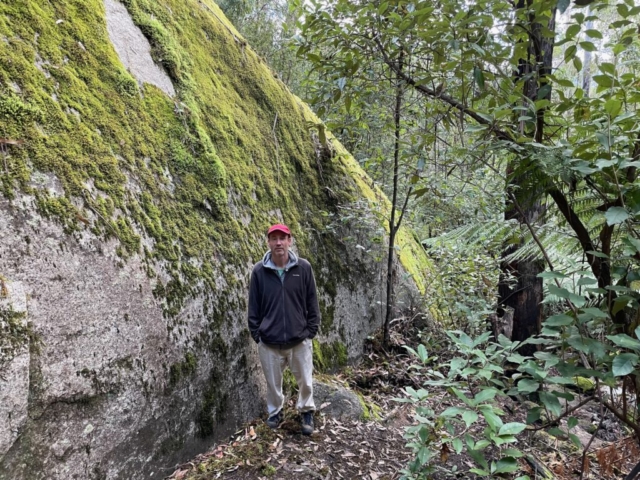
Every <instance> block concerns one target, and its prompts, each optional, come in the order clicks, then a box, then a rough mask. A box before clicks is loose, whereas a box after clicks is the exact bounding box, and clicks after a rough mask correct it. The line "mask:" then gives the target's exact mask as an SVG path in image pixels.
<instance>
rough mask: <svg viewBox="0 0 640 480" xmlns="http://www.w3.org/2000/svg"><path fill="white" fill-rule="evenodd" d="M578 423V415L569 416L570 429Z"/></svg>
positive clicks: (568, 424)
mask: <svg viewBox="0 0 640 480" xmlns="http://www.w3.org/2000/svg"><path fill="white" fill-rule="evenodd" d="M577 425H578V419H577V418H576V417H569V419H568V420H567V427H569V429H572V428H575V427H576V426H577Z"/></svg>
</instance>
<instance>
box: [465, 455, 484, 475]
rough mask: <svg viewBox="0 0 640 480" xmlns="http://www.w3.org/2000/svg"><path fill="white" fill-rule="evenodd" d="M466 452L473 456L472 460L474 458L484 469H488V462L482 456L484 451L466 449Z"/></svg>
mask: <svg viewBox="0 0 640 480" xmlns="http://www.w3.org/2000/svg"><path fill="white" fill-rule="evenodd" d="M467 453H468V454H469V456H470V457H471V458H473V460H475V462H476V463H477V464H478V465H480V466H481V467H483V468H484V469H489V463H488V462H487V460H486V459H485V458H484V453H483V452H482V450H467ZM488 474H489V472H486V473H485V474H484V475H488Z"/></svg>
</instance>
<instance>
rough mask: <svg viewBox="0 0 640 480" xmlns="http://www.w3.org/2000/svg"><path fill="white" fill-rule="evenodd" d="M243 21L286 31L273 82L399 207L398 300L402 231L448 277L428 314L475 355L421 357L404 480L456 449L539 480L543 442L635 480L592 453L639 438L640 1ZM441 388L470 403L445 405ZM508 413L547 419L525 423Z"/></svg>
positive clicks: (394, 216) (252, 12)
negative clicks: (533, 469) (279, 79)
mask: <svg viewBox="0 0 640 480" xmlns="http://www.w3.org/2000/svg"><path fill="white" fill-rule="evenodd" d="M238 5H242V9H241V10H239V9H238V8H237V6H238ZM224 6H226V8H227V13H228V14H229V15H230V16H231V17H232V19H233V20H234V22H235V23H236V25H239V27H240V29H241V30H242V27H243V25H253V24H254V23H255V22H258V23H260V24H261V25H269V26H270V27H269V28H271V30H270V31H271V32H272V33H271V34H270V35H268V36H264V35H263V36H261V37H258V36H257V34H254V33H255V30H251V29H245V30H243V32H244V34H245V35H246V36H247V38H248V39H249V42H250V43H253V44H254V46H255V47H256V49H257V50H258V51H260V50H261V49H263V51H264V52H265V53H264V54H265V55H267V56H269V55H273V52H274V48H275V47H274V45H277V47H278V48H277V51H278V52H279V53H278V55H279V57H278V58H279V59H280V60H278V61H275V62H273V63H272V65H273V67H274V68H275V69H276V70H278V71H280V72H286V73H283V75H285V76H296V75H298V76H297V77H296V79H295V80H292V81H291V85H292V87H291V88H293V89H294V91H295V92H296V93H298V94H299V95H301V96H302V97H303V98H304V99H305V100H307V101H309V102H310V103H311V104H312V105H313V106H314V108H315V110H316V113H317V114H318V116H319V117H320V118H322V119H323V121H324V126H325V127H326V128H327V129H329V130H331V131H332V132H333V133H334V134H335V135H336V137H337V138H338V139H339V140H340V141H341V143H342V144H343V145H345V146H346V147H347V148H348V149H349V150H350V151H351V152H352V153H353V155H354V157H355V158H356V159H357V160H358V161H359V163H360V164H361V165H362V166H363V168H364V169H365V170H366V171H367V173H368V174H369V175H370V176H371V178H372V179H373V181H374V182H375V183H376V184H377V185H378V186H379V187H380V188H381V189H382V190H383V191H384V192H385V193H386V194H387V195H388V197H389V198H390V199H391V210H390V212H389V213H388V214H385V216H384V218H385V221H386V223H387V228H386V230H387V233H388V234H389V237H390V241H389V243H388V253H387V255H386V257H385V258H379V260H380V262H385V263H386V264H387V265H388V270H389V277H388V280H389V285H391V284H392V281H391V280H392V277H393V276H394V275H395V273H394V272H395V268H396V267H395V265H396V263H395V262H396V261H397V259H396V257H397V255H398V254H401V251H402V249H401V248H399V247H398V246H397V245H396V244H395V243H394V234H395V229H396V228H397V227H398V226H399V225H400V223H401V222H403V223H404V224H405V225H408V226H410V227H411V229H412V230H413V231H414V232H415V234H416V235H417V237H418V238H419V239H420V241H421V242H422V245H423V247H424V248H425V250H426V251H427V252H428V254H429V256H430V257H431V259H432V260H433V262H434V263H435V265H436V269H435V270H436V271H437V272H438V275H431V276H430V277H429V278H430V279H431V280H430V281H431V282H432V285H431V287H432V288H433V290H432V291H437V292H438V295H436V296H435V297H430V298H425V299H424V300H423V301H422V305H421V306H422V308H423V310H425V309H431V310H432V311H437V312H439V314H440V317H439V318H438V319H437V320H439V323H440V324H441V326H442V327H443V329H444V330H445V332H446V341H443V340H442V339H439V340H438V346H439V347H442V343H443V342H445V344H446V345H447V346H448V348H450V349H451V350H454V351H455V355H454V356H453V357H452V358H446V359H442V358H441V357H440V356H439V355H438V354H437V353H434V351H435V350H437V349H435V348H433V346H434V345H435V343H434V342H435V340H434V338H435V337H434V335H433V331H429V329H424V330H423V331H422V333H421V335H422V340H423V343H422V344H420V345H414V346H411V347H408V350H409V352H410V353H411V354H412V356H413V358H414V364H413V366H412V369H413V370H414V371H415V374H416V376H417V377H418V378H419V379H420V386H419V387H410V388H406V390H405V394H404V396H402V397H401V398H400V399H399V401H400V402H406V403H409V404H411V405H412V406H413V407H414V408H415V415H414V420H415V424H414V425H413V426H412V427H410V428H408V429H407V432H406V437H407V441H408V443H407V445H408V447H409V448H410V449H411V450H412V451H413V453H414V458H413V460H412V461H411V462H410V463H409V464H408V465H407V466H406V468H405V469H404V475H405V477H406V478H431V477H432V476H433V475H436V474H438V475H443V472H442V468H439V467H438V464H439V463H440V462H441V461H442V459H443V458H444V457H446V456H447V455H448V454H449V453H452V452H453V453H455V454H461V453H465V454H466V455H467V456H468V458H469V459H470V460H469V464H468V465H466V466H465V467H463V468H464V470H463V471H460V470H458V471H457V472H449V474H451V475H454V476H455V475H457V476H460V475H462V476H463V477H464V478H471V477H478V478H490V477H500V476H512V477H514V478H515V477H516V476H517V477H518V478H519V479H521V480H525V479H527V478H540V475H541V473H534V474H527V473H526V472H524V473H523V471H522V465H523V462H524V458H525V457H526V456H527V452H526V448H525V447H524V443H523V438H524V437H525V436H526V435H527V434H528V432H529V433H530V432H532V431H541V430H544V431H546V432H547V433H548V434H549V435H551V438H555V439H556V441H561V440H567V441H568V442H570V443H571V444H573V445H574V447H573V448H575V449H577V450H579V451H580V452H581V455H582V457H581V458H582V461H581V463H580V464H579V465H578V467H577V469H575V470H574V471H573V472H572V473H571V475H573V476H574V477H575V478H578V477H579V478H589V476H590V475H591V478H595V477H594V475H602V476H604V477H607V478H614V477H615V476H616V475H617V477H618V478H628V479H632V478H635V477H636V475H637V474H638V473H639V471H640V465H639V466H638V467H637V468H635V469H632V470H631V471H627V472H623V471H617V472H614V471H613V470H611V471H609V470H607V469H604V470H602V471H599V473H597V474H594V473H590V468H589V462H590V460H589V459H590V458H591V461H593V456H591V457H590V452H592V451H593V449H592V446H593V442H594V439H596V438H598V435H599V434H600V433H601V432H602V430H603V428H604V427H603V422H604V419H605V417H607V416H608V417H607V418H609V417H610V418H615V421H616V422H618V423H619V425H620V428H621V431H622V432H623V436H626V437H628V439H629V440H630V441H631V442H632V443H634V445H637V442H638V441H640V410H639V408H640V407H639V399H640V322H639V319H640V316H639V315H640V303H639V300H640V288H639V287H640V268H639V267H640V229H639V228H638V220H639V215H640V180H639V179H638V167H640V115H639V114H638V107H639V105H640V76H639V67H640V38H639V36H638V22H639V21H640V6H636V5H635V4H634V2H633V1H631V0H622V1H619V0H611V1H609V0H586V1H575V2H571V1H570V0H522V1H518V2H506V1H501V0H477V1H473V2H460V1H458V0H443V1H439V2H427V1H421V0H393V1H389V0H374V1H352V0H329V1H313V0H312V1H308V2H302V1H299V0H293V1H290V2H288V3H285V2H278V1H273V2H264V3H262V2H252V1H243V2H234V1H233V0H227V1H226V2H223V7H224ZM263 32H264V31H263ZM267 37H268V38H267ZM285 47H286V48H285ZM294 56H297V57H298V59H300V61H301V62H300V63H298V64H297V65H298V67H297V68H298V70H297V72H294V71H293V70H291V68H290V67H289V66H290V65H291V61H292V60H291V59H292V58H294ZM285 58H286V59H287V60H286V61H284V60H283V59H285ZM346 214H348V212H347V211H345V215H346ZM333 221H334V222H335V221H339V218H334V219H333ZM362 248H363V249H365V248H364V247H362ZM378 254H379V253H378ZM396 297H397V296H396V294H395V292H394V291H393V289H392V287H391V286H389V289H388V291H387V297H386V301H385V302H384V303H385V307H386V308H387V309H388V310H387V311H388V312H391V317H390V316H389V315H388V316H387V321H386V322H385V328H384V332H383V335H382V343H383V345H384V347H385V348H387V349H389V348H392V347H393V342H392V341H391V338H390V334H389V325H390V324H393V322H394V321H396V320H397V318H399V316H400V313H399V312H400V310H401V307H406V305H400V304H398V299H397V298H396ZM394 318H395V319H396V320H394ZM439 388H446V390H447V392H448V394H449V395H450V397H451V398H454V399H456V401H457V402H458V405H457V406H453V407H451V408H446V409H440V410H439V409H437V408H435V407H434V401H433V396H434V392H435V391H437V389H439ZM504 399H512V400H514V401H516V402H518V404H519V405H527V415H526V416H525V417H523V418H520V419H518V420H517V421H516V420H514V419H513V418H512V416H511V415H509V412H506V411H505V410H504V407H503V405H504V402H503V400H504ZM594 408H595V409H596V410H597V411H598V412H599V414H598V418H599V419H600V420H599V423H598V421H596V422H595V423H594V424H593V425H592V426H591V427H585V428H587V430H589V431H588V434H589V435H588V438H589V439H590V440H586V441H585V440H584V438H582V437H581V436H580V435H578V433H580V432H579V430H580V429H581V428H582V427H583V426H584V425H581V424H580V422H581V420H579V418H580V412H581V411H584V410H585V409H594ZM507 417H508V418H509V420H505V418H507ZM479 427H481V428H479ZM605 456H606V455H605ZM611 458H612V457H611V456H610V455H609V458H608V461H609V464H608V465H609V466H608V467H607V468H609V467H611ZM597 461H600V462H603V463H604V464H607V459H605V458H604V457H603V458H598V459H597ZM636 461H637V458H636ZM611 468H613V467H611ZM518 472H519V473H518ZM602 472H604V473H602ZM571 475H569V476H568V477H566V478H572V477H571ZM612 475H613V476H612Z"/></svg>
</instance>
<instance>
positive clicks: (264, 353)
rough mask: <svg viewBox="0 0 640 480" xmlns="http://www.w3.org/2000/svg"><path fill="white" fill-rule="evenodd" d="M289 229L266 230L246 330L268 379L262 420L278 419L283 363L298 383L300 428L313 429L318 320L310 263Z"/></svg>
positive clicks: (272, 423)
mask: <svg viewBox="0 0 640 480" xmlns="http://www.w3.org/2000/svg"><path fill="white" fill-rule="evenodd" d="M291 242H292V240H291V231H290V230H289V227H287V226H286V225H283V224H280V223H279V224H276V225H273V226H271V227H270V228H269V230H268V231H267V244H268V246H269V251H268V252H267V253H266V254H265V255H264V258H263V259H262V261H260V262H258V263H256V264H255V266H254V267H253V271H252V273H251V285H250V287H249V331H250V332H251V336H252V337H253V339H254V340H255V341H256V343H257V344H258V351H259V354H260V363H261V364H262V371H263V372H264V376H265V378H266V380H267V409H268V413H269V418H268V419H267V425H269V427H271V428H277V427H278V425H280V422H281V421H282V418H283V414H282V409H283V407H284V396H283V394H282V374H283V372H284V369H285V367H286V366H287V364H288V365H289V368H290V369H291V372H292V373H293V376H294V377H295V379H296V382H297V383H298V390H299V392H298V403H297V404H296V408H297V410H298V411H299V412H300V414H301V417H302V433H303V434H304V435H311V434H312V433H313V412H314V411H315V409H316V408H315V405H314V403H313V384H312V374H313V346H312V342H311V339H312V338H313V337H315V336H316V333H317V332H318V326H319V325H320V310H319V308H318V296H317V293H316V281H315V278H314V276H313V270H312V269H311V265H310V264H309V262H308V261H306V260H305V259H304V258H298V256H296V254H295V253H293V252H292V251H291V250H289V249H290V247H291Z"/></svg>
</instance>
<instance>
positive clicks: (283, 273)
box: [280, 268, 288, 343]
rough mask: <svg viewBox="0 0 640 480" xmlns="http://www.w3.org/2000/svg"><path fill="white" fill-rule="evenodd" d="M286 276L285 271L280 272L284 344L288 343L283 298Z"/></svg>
mask: <svg viewBox="0 0 640 480" xmlns="http://www.w3.org/2000/svg"><path fill="white" fill-rule="evenodd" d="M286 276H287V269H286V268H285V269H284V270H283V272H282V278H281V279H280V288H281V289H282V318H283V319H284V343H288V338H287V311H286V309H285V297H284V279H285V278H286Z"/></svg>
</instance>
